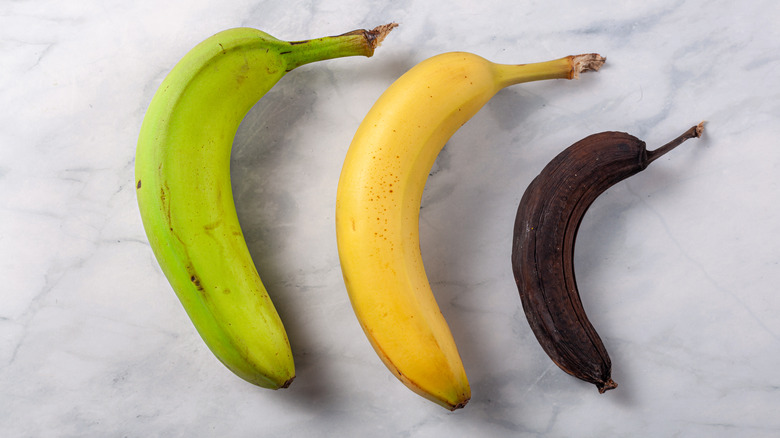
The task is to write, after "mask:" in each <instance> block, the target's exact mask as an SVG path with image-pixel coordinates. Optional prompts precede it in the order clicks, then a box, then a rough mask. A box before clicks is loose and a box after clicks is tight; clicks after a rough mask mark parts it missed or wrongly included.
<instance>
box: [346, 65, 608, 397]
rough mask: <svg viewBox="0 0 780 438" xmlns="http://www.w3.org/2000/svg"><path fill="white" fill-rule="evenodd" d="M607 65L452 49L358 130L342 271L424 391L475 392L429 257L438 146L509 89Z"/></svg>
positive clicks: (383, 342) (370, 328)
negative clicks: (508, 60) (423, 209)
mask: <svg viewBox="0 0 780 438" xmlns="http://www.w3.org/2000/svg"><path fill="white" fill-rule="evenodd" d="M603 62H604V58H602V57H600V56H598V55H595V54H591V55H579V56H569V57H566V58H561V59H557V60H554V61H548V62H542V63H537V64H525V65H503V64H495V63H492V62H489V61H487V60H485V59H483V58H481V57H479V56H477V55H473V54H469V53H462V52H456V53H445V54H442V55H438V56H435V57H432V58H429V59H427V60H425V61H423V62H421V63H420V64H418V65H417V66H415V67H413V68H412V69H411V70H409V71H408V72H407V73H405V74H404V75H403V76H401V77H400V78H399V79H398V80H397V81H396V82H394V83H393V84H392V85H391V86H390V87H389V88H388V89H387V90H386V91H385V92H384V93H383V94H382V96H381V97H380V98H379V99H378V100H377V102H376V104H375V105H374V106H373V108H371V110H370V111H369V113H368V114H367V115H366V117H365V119H364V120H363V122H362V123H361V125H360V127H359V128H358V130H357V133H356V134H355V137H354V139H353V141H352V144H351V146H350V147H349V150H348V152H347V156H346V159H345V161H344V166H343V168H342V172H341V177H340V180H339V185H338V193H337V200H336V232H337V238H338V251H339V257H340V260H341V267H342V273H343V275H344V282H345V284H346V287H347V291H348V292H349V297H350V299H351V302H352V306H353V309H354V311H355V314H356V315H357V318H358V320H359V322H360V324H361V326H362V328H363V330H364V332H365V334H366V336H367V337H368V339H369V341H370V342H371V345H372V346H373V347H374V349H375V350H376V352H377V354H378V355H379V357H380V358H381V359H382V361H383V362H384V363H385V365H386V366H387V367H388V368H389V369H390V370H391V372H392V373H393V374H394V375H395V376H396V377H397V378H398V379H400V380H401V381H402V382H403V383H404V384H405V385H406V386H408V387H409V388H410V389H411V390H413V391H414V392H416V393H417V394H419V395H421V396H423V397H425V398H427V399H429V400H431V401H433V402H435V403H438V404H440V405H441V406H444V407H445V408H447V409H450V410H454V409H457V408H461V407H463V406H465V404H466V403H467V402H468V400H469V398H470V397H471V389H470V388H469V384H468V380H467V378H466V373H465V371H464V369H463V364H462V363H461V359H460V356H459V354H458V351H457V348H456V346H455V342H454V340H453V338H452V335H451V333H450V330H449V327H448V326H447V323H446V321H445V320H444V317H443V316H442V314H441V312H440V310H439V308H438V306H437V304H436V300H435V298H434V296H433V293H432V291H431V288H430V285H429V283H428V279H427V277H426V275H425V269H424V267H423V261H422V256H421V254H420V243H419V234H418V233H419V213H420V201H421V197H422V193H423V188H424V186H425V182H426V180H427V178H428V173H429V172H430V169H431V167H432V166H433V163H434V161H435V159H436V157H437V155H438V154H439V151H440V150H441V149H442V147H443V146H444V144H445V143H446V142H447V140H448V139H449V138H450V137H451V136H452V135H453V134H454V133H455V132H456V131H457V130H458V128H460V127H461V125H463V124H464V123H466V121H468V120H469V119H470V118H471V117H472V116H473V115H474V114H475V113H476V112H477V111H478V110H479V109H480V108H481V107H482V106H483V105H484V104H485V103H487V101H488V100H489V99H490V98H491V97H492V96H493V95H494V94H495V93H496V92H498V91H499V90H500V89H502V88H504V87H507V86H509V85H512V84H517V83H520V82H528V81H536V80H543V79H554V78H559V79H572V78H575V77H577V76H578V75H579V73H580V72H583V71H588V70H598V68H599V67H600V66H601V65H602V64H603Z"/></svg>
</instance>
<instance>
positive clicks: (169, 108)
mask: <svg viewBox="0 0 780 438" xmlns="http://www.w3.org/2000/svg"><path fill="white" fill-rule="evenodd" d="M394 26H395V25H386V26H380V27H378V28H376V29H374V30H372V31H365V30H359V31H354V32H350V33H347V34H344V35H340V36H335V37H326V38H319V39H314V40H308V41H299V42H285V41H280V40H278V39H276V38H274V37H272V36H270V35H268V34H266V33H264V32H261V31H259V30H256V29H250V28H238V29H230V30H226V31H224V32H221V33H218V34H216V35H214V36H212V37H210V38H208V39H206V40H205V41H203V42H202V43H200V44H199V45H197V46H196V47H195V48H194V49H192V50H191V51H190V52H189V53H187V54H186V55H185V56H184V58H182V60H181V61H180V62H179V63H178V64H177V65H176V66H175V67H174V68H173V70H172V71H171V72H170V73H169V74H168V76H167V77H166V78H165V80H163V82H162V84H161V85H160V87H159V89H158V90H157V92H156V94H155V95H154V98H153V99H152V102H151V103H150V105H149V108H148V110H147V112H146V115H145V117H144V121H143V125H142V127H141V132H140V135H139V139H138V146H137V151H136V167H135V174H136V188H137V190H136V192H137V197H138V207H139V209H140V212H141V217H142V220H143V224H144V228H145V230H146V234H147V237H148V238H149V243H150V244H151V247H152V250H153V251H154V255H155V256H156V258H157V261H158V262H159V264H160V267H161V268H162V270H163V272H164V273H165V275H166V277H167V278H168V281H169V282H170V284H171V286H172V287H173V289H174V291H175V292H176V294H177V296H178V297H179V299H180V300H181V303H182V304H183V306H184V308H185V310H186V311H187V314H188V315H189V317H190V318H191V320H192V322H193V324H194V325H195V328H196V329H197V330H198V332H199V333H200V335H201V337H202V338H203V340H204V341H205V342H206V344H207V345H208V347H209V348H210V349H211V351H212V352H213V353H214V355H216V357H217V358H218V359H219V360H220V361H221V362H222V363H223V364H225V366H227V367H228V368H229V369H230V370H231V371H233V372H234V373H235V374H237V375H238V376H239V377H241V378H243V379H245V380H247V381H249V382H251V383H254V384H256V385H259V386H262V387H265V388H271V389H277V388H283V387H286V386H288V385H289V384H290V382H291V381H292V379H293V378H294V377H295V370H294V365H293V357H292V352H291V351H290V345H289V342H288V339H287V335H286V333H285V330H284V327H283V325H282V322H281V320H280V318H279V315H278V314H277V312H276V309H275V308H274V306H273V303H272V302H271V300H270V298H269V297H268V294H267V292H266V290H265V288H264V287H263V284H262V282H261V281H260V277H259V276H258V273H257V270H256V269H255V265H254V263H253V262H252V259H251V256H250V254H249V250H248V249H247V246H246V242H245V241H244V237H243V234H242V232H241V227H240V225H239V223H238V218H237V216H236V209H235V205H234V203H233V193H232V189H231V183H230V152H231V147H232V144H233V138H234V137H235V134H236V131H237V129H238V126H239V124H240V123H241V121H242V119H243V117H244V116H245V114H246V113H247V112H248V111H249V109H250V108H251V107H252V106H253V105H254V104H255V103H256V102H257V101H258V100H259V99H260V98H261V97H262V96H263V95H264V94H265V93H266V92H267V91H268V90H269V89H270V88H271V87H272V86H273V85H274V84H275V83H276V82H277V81H278V80H279V79H281V78H282V76H284V75H285V74H286V73H287V72H289V71H290V70H292V69H294V68H296V67H298V66H300V65H303V64H307V63H310V62H315V61H320V60H325V59H331V58H338V57H343V56H358V55H362V56H368V57H370V56H372V55H373V52H374V48H375V47H376V46H377V45H378V44H379V43H380V42H381V40H382V39H383V38H384V36H385V35H386V34H387V32H389V31H390V30H391V29H392V28H393V27H394Z"/></svg>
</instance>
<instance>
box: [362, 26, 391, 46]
mask: <svg viewBox="0 0 780 438" xmlns="http://www.w3.org/2000/svg"><path fill="white" fill-rule="evenodd" d="M396 27H398V23H395V22H393V23H388V24H383V25H381V26H377V27H375V28H373V29H371V30H369V31H366V38H367V39H368V42H369V44H371V47H372V48H374V49H376V48H377V47H379V45H380V44H382V41H384V39H385V38H386V37H387V34H389V33H390V31H391V30H393V29H395V28H396Z"/></svg>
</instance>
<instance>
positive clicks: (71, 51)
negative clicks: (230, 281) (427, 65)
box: [0, 0, 780, 437]
mask: <svg viewBox="0 0 780 438" xmlns="http://www.w3.org/2000/svg"><path fill="white" fill-rule="evenodd" d="M389 21H397V22H399V23H400V24H401V26H400V27H399V28H398V29H396V30H395V31H394V32H393V33H392V34H391V35H390V37H389V38H388V39H387V40H386V41H385V43H384V44H383V46H382V47H381V48H380V49H379V50H378V51H377V53H376V56H375V57H374V58H372V59H365V58H350V59H343V60H337V61H329V62H326V63H320V64H316V65H309V66H305V67H302V68H300V69H299V70H296V71H294V72H293V73H292V74H290V75H288V76H287V77H286V78H284V79H283V80H282V81H281V82H280V83H279V84H278V85H277V87H276V88H274V90H273V91H272V92H271V93H270V94H269V95H268V96H267V97H266V98H265V99H263V100H262V101H261V102H260V103H259V104H258V106H257V107H256V108H255V109H253V110H252V112H250V114H249V115H248V117H247V119H246V121H245V123H244V125H242V127H241V130H240V132H239V135H238V138H237V140H236V144H235V151H234V161H233V164H234V170H233V178H234V187H235V193H236V202H237V207H238V211H239V215H240V218H241V220H242V224H243V226H244V228H245V231H246V234H247V237H248V243H249V246H250V249H251V251H252V253H253V255H254V256H255V258H256V263H257V265H258V268H259V270H260V273H261V275H262V277H263V279H264V281H265V283H266V285H267V286H268V288H269V289H270V291H271V293H272V296H273V299H274V301H275V302H276V304H277V306H278V308H279V309H280V312H281V313H282V317H283V319H284V321H285V323H286V325H287V328H288V331H289V334H290V337H291V341H292V344H293V350H294V353H295V360H296V363H297V374H298V377H297V379H296V381H295V382H294V384H293V385H292V386H291V387H290V388H289V389H286V390H283V391H277V392H272V391H267V390H262V389H258V388H255V387H253V386H251V385H249V384H246V383H245V382H243V381H242V380H240V379H238V378H237V377H235V376H233V375H232V374H231V373H230V372H228V371H227V370H226V369H225V368H224V367H223V366H222V365H220V364H219V363H218V362H217V361H216V359H215V358H214V357H213V356H212V355H211V353H210V352H209V351H208V350H207V349H206V347H205V345H204V344H203V343H202V341H201V340H200V338H199V337H198V336H197V334H196V333H195V331H194V329H193V327H192V325H191V324H190V322H189V320H188V319H187V317H186V315H185V314H184V312H183V310H182V308H181V306H180V304H179V302H178V301H177V299H176V297H175V296H174V294H173V292H172V291H171V290H170V288H169V286H168V284H167V282H166V281H165V279H164V277H163V276H162V274H161V271H160V269H159V268H158V266H157V264H156V262H155V260H154V258H153V256H152V253H151V251H150V249H149V246H148V244H147V242H146V239H145V235H144V232H143V229H142V227H141V222H140V219H139V215H138V212H137V208H136V202H135V193H134V189H133V156H134V152H135V142H136V138H137V134H138V129H139V126H140V123H141V120H142V117H143V114H144V111H145V109H146V106H147V104H148V103H149V100H150V98H151V96H152V94H153V93H154V91H155V88H156V86H157V85H158V84H159V82H160V81H161V80H162V78H163V77H164V75H165V74H166V73H167V71H168V70H169V69H170V68H171V67H172V66H173V64H174V63H175V62H176V61H177V60H178V59H179V58H180V57H181V56H182V55H183V54H184V53H185V52H186V51H187V50H188V49H190V48H191V47H192V46H194V45H195V44H196V43H198V42H199V41H200V40H202V39H204V38H205V37H207V36H209V35H211V34H213V33H216V32H217V31H220V30H223V29H226V28H230V27H235V26H252V27H257V28H260V29H263V30H265V31H267V32H269V33H271V34H272V35H275V36H277V37H280V38H283V39H289V40H295V39H304V38H309V37H317V36H323V35H329V34H335V33H341V32H345V31H348V30H352V29H355V28H361V27H373V26H376V25H379V24H383V23H386V22H389ZM778 22H780V7H778V3H777V2H776V1H774V0H764V1H752V0H751V1H746V2H734V1H728V0H707V1H705V0H661V1H654V2H639V1H628V2H614V3H613V2H605V1H592V2H580V1H574V0H563V1H557V2H542V1H534V0H497V1H493V2H476V1H475V2H469V1H463V0H458V1H444V0H434V1H427V2H424V1H413V0H405V1H383V2H374V4H373V5H370V2H366V1H363V0H346V1H336V0H324V1H317V2H313V1H302V0H289V1H284V2H281V1H279V2H270V1H268V2H262V1H255V2H252V1H247V0H239V1H205V0H176V1H169V2H160V1H159V0H139V1H132V2H127V1H97V0H81V1H75V2H62V1H52V0H40V1H35V2H30V1H13V0H10V1H9V0H6V1H4V2H2V3H0V78H2V82H3V86H2V87H0V148H1V149H0V151H1V153H0V278H2V279H3V286H2V288H0V430H2V431H3V432H2V433H1V434H2V436H4V437H47V436H58V437H59V436H64V437H122V436H128V437H150V436H165V437H178V436H182V437H183V436H187V437H200V436H203V437H207V436H208V437H212V436H231V437H232V436H235V437H238V436H261V437H277V436H279V437H281V436H284V437H314V436H339V437H364V436H371V437H444V436H448V437H473V436H484V437H508V436H512V437H572V436H584V437H597V436H598V437H603V436H626V437H627V436H631V437H662V436H663V437H671V436H685V437H693V436H706V437H776V436H778V435H780V419H779V418H780V417H779V416H778V415H777V411H778V408H780V373H778V368H779V367H780V293H778V290H777V285H778V282H779V281H780V266H779V265H778V263H779V262H780V226H778V224H780V220H778V213H780V204H779V203H778V191H779V190H778V189H779V188H778V179H779V178H780V177H778V172H780V147H778V138H780V122H779V121H778V117H779V116H780V104H778V102H780V82H778V80H777V76H778V71H780V27H779V26H778V24H777V23H778ZM451 50H465V51H471V52H474V53H478V54H480V55H482V56H485V57H487V58H489V59H492V60H495V61H499V62H508V63H510V62H517V63H520V62H531V61H541V60H545V59H551V58H555V57H560V56H564V55H568V54H575V53H581V52H591V51H595V52H599V53H601V54H603V55H606V56H607V58H608V61H607V65H606V66H605V68H604V69H603V70H602V71H601V72H599V73H597V74H588V75H585V76H583V78H582V79H581V80H580V81H578V82H574V81H572V82H564V81H558V82H555V83H552V82H549V83H536V84H526V85H520V86H515V87H513V88H511V89H508V90H505V91H502V92H501V93H500V94H499V95H497V96H496V97H495V98H494V99H493V100H492V101H491V102H490V103H489V104H488V105H487V106H486V107H485V108H484V110H483V111H481V112H480V113H479V114H478V115H477V116H476V117H475V118H474V119H472V120H471V121H470V122H469V123H467V124H466V125H465V126H464V127H463V128H462V129H461V130H460V131H459V132H458V133H457V134H456V135H455V136H454V137H453V138H452V140H451V141H450V143H449V144H448V145H447V147H446V148H445V150H444V151H443V152H442V154H441V156H440V159H439V160H438V161H437V163H436V165H435V172H434V174H433V175H432V176H431V178H430V179H429V181H428V185H427V186H426V192H425V196H424V200H423V207H422V218H421V235H422V250H423V257H424V259H425V262H426V267H427V270H428V274H429V276H430V279H431V282H432V284H433V288H434V290H435V293H436V296H437V299H438V300H439V302H440V304H441V307H442V311H443V312H444V314H445V316H446V318H447V319H448V321H449V323H450V325H451V327H452V331H453V333H454V336H455V338H456V341H457V343H458V345H459V348H460V351H461V354H462V356H463V360H464V362H465V366H466V369H467V372H468V375H469V377H470V381H471V385H472V390H473V398H472V400H471V402H470V403H469V405H468V406H467V407H466V408H465V409H462V410H460V411H457V412H454V413H450V412H447V411H445V410H443V409H442V408H440V407H438V406H436V405H434V404H432V403H430V402H427V401H425V400H423V399H422V398H420V397H418V396H416V395H414V394H413V393H411V392H410V391H409V390H407V389H406V388H405V387H404V386H403V385H401V384H400V383H399V382H398V381H397V380H396V379H395V378H394V377H392V376H391V375H390V373H389V372H388V371H387V370H386V369H385V367H384V366H383V365H382V364H381V362H380V361H379V359H378V358H377V356H376V355H375V354H374V352H373V350H372V349H371V348H370V346H369V344H368V342H367V341H366V339H365V337H364V336H363V334H362V332H361V331H360V328H359V326H358V324H357V322H356V320H355V317H354V315H353V314H352V311H351V308H350V305H349V301H348V298H347V295H346V292H345V289H344V286H343V283H342V279H341V274H340V270H339V265H338V257H337V253H336V245H335V233H334V224H333V216H334V213H333V211H334V199H335V189H336V183H337V180H338V176H339V171H340V166H341V162H342V159H343V157H344V155H345V152H346V150H347V147H348V145H349V142H350V140H351V137H352V134H353V133H354V131H355V129H356V127H357V125H358V123H359V122H360V120H361V118H362V117H363V115H364V114H365V113H366V112H367V110H368V109H369V107H370V106H371V105H372V104H373V102H374V100H375V99H376V98H377V97H378V96H379V94H380V93H381V92H382V91H383V90H384V88H385V87H387V86H388V85H389V84H390V83H391V82H392V81H393V80H394V79H395V78H396V77H397V76H399V75H400V74H401V73H402V72H403V71H405V70H406V69H407V68H409V67H410V66H412V65H413V64H415V63H417V62H419V61H421V60H422V59H424V58H426V57H428V56H431V55H434V54H437V53H441V52H444V51H451ZM703 119H706V120H707V121H708V122H709V123H708V124H707V126H706V132H705V135H704V138H703V139H701V140H698V141H697V140H692V141H690V142H689V143H686V144H685V145H684V146H682V147H680V148H678V149H677V150H675V151H674V152H673V153H671V154H669V155H667V156H666V157H664V158H663V159H662V160H659V161H658V162H656V163H654V164H653V166H651V167H650V168H649V169H648V170H647V171H645V172H643V173H642V174H639V175H637V176H635V177H633V178H631V179H630V180H628V181H625V182H623V183H621V184H619V185H617V186H615V187H614V188H613V189H611V190H609V191H608V192H607V193H605V194H604V195H603V196H602V197H601V198H599V199H598V200H597V202H596V203H595V204H594V206H593V207H592V208H591V210H590V211H589V213H588V215H587V216H586V219H585V223H584V224H583V225H582V228H581V230H580V238H579V240H578V247H577V254H576V266H577V274H578V281H579V285H580V290H581V292H582V295H583V300H584V303H585V306H586V310H587V311H588V313H589V315H590V317H591V319H592V321H593V323H594V325H595V326H596V328H597V329H598V331H599V332H600V334H601V335H602V337H603V338H604V341H605V344H606V346H607V349H608V350H609V352H610V354H611V356H612V361H613V369H614V377H615V380H616V381H618V382H619V383H620V387H619V388H618V389H617V390H615V391H611V392H609V393H607V394H604V395H599V394H598V393H597V392H596V390H595V388H594V387H592V386H591V385H589V384H585V383H581V382H579V381H577V380H575V379H573V378H571V377H569V376H568V375H566V374H564V373H563V372H561V371H560V370H558V368H556V367H555V366H554V365H553V364H552V363H551V361H550V360H549V359H548V358H547V357H546V356H545V355H544V353H543V352H542V350H541V348H540V347H539V346H538V344H537V343H536V341H535V339H534V338H533V336H532V334H531V332H530V329H529V327H528V324H527V322H526V321H525V319H524V317H523V315H522V310H521V307H520V300H519V297H518V296H517V291H516V287H515V284H514V280H513V278H512V272H511V268H510V264H509V253H510V238H511V234H512V223H513V220H514V214H515V209H516V207H517V203H518V201H519V199H520V196H521V195H522V192H523V190H524V189H525V187H526V185H527V184H528V182H530V180H531V179H532V178H533V177H534V176H535V174H536V173H537V172H538V171H539V170H540V169H541V168H542V167H543V166H544V164H545V163H546V162H547V160H549V159H550V158H552V157H553V156H554V155H555V154H557V153H558V152H559V151H560V150H561V149H562V148H563V147H565V146H568V145H569V144H571V143H572V142H574V141H576V140H579V139H580V138H582V137H584V136H586V135H589V134H591V133H595V132H599V131H604V130H623V131H628V132H630V133H632V134H634V135H636V136H638V137H640V138H643V139H644V140H646V141H647V142H648V144H649V145H650V146H651V147H653V146H657V145H660V144H662V143H664V142H666V141H667V140H669V139H671V138H673V137H674V136H676V135H677V134H679V133H680V132H682V131H683V130H685V129H687V128H688V127H689V126H691V125H693V124H695V123H697V122H699V121H700V120H703Z"/></svg>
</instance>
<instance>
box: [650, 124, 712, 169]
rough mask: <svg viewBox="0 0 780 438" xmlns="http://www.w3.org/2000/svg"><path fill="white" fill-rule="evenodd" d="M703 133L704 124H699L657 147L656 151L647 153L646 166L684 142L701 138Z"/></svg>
mask: <svg viewBox="0 0 780 438" xmlns="http://www.w3.org/2000/svg"><path fill="white" fill-rule="evenodd" d="M703 131H704V122H701V123H699V124H698V125H696V126H692V127H691V129H689V130H687V131H685V132H684V133H682V135H680V136H679V137H677V138H675V139H674V140H672V141H670V142H669V143H666V144H665V145H663V146H661V147H659V148H658V149H655V150H653V151H647V164H650V163H652V162H653V161H655V160H657V159H658V158H659V157H660V156H662V155H663V154H665V153H667V152H669V151H671V150H672V149H674V148H676V147H677V146H679V145H681V144H682V143H683V142H684V141H685V140H688V139H691V138H698V137H701V133H702V132H703Z"/></svg>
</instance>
